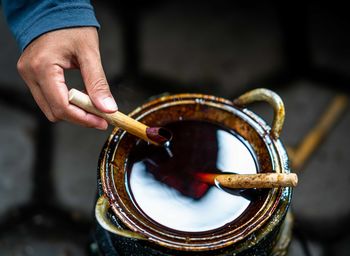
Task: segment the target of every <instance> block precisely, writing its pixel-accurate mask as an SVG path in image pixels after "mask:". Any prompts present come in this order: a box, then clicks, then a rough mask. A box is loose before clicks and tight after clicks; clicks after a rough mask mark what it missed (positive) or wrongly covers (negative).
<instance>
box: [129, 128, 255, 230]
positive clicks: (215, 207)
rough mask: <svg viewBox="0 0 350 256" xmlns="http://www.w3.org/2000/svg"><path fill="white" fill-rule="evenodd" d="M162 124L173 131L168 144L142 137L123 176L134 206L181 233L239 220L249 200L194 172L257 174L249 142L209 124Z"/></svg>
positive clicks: (157, 221)
mask: <svg viewBox="0 0 350 256" xmlns="http://www.w3.org/2000/svg"><path fill="white" fill-rule="evenodd" d="M165 127H166V128H168V129H169V130H170V131H171V132H172V133H173V139H172V141H171V143H170V146H169V148H167V149H166V148H164V147H156V146H152V145H147V144H146V143H144V142H143V141H140V142H139V144H138V145H137V146H136V147H135V148H134V149H133V151H132V152H131V153H130V157H129V166H128V169H129V170H128V173H127V179H126V180H127V189H128V193H129V194H130V196H131V198H132V200H133V202H134V204H135V206H136V207H138V208H139V209H140V210H141V211H142V212H143V213H144V215H146V216H147V217H148V218H150V219H152V220H153V221H154V222H156V223H158V224H160V225H163V226H166V227H168V228H171V229H175V230H178V231H183V232H203V231H208V230H212V229H216V228H219V227H222V226H224V225H225V224H227V223H229V222H232V221H233V220H235V219H236V218H238V217H239V216H240V215H241V214H242V213H243V212H244V211H245V210H246V209H247V207H248V206H249V204H250V200H248V198H247V197H242V196H240V195H239V194H238V195H234V194H232V193H231V194H230V193H227V192H225V191H223V190H221V189H219V188H218V187H216V186H212V185H210V184H207V183H203V182H202V181H201V180H199V179H198V178H196V174H198V173H204V172H210V173H213V172H225V173H227V172H228V173H241V174H243V173H245V174H248V173H256V172H257V167H256V161H255V157H253V155H252V154H253V152H252V150H251V149H250V148H249V146H247V143H245V142H244V141H243V139H242V138H240V137H239V136H238V135H236V134H235V133H234V132H232V131H228V130H226V129H223V128H222V127H221V126H218V125H216V124H212V123H208V122H200V121H179V122H174V123H171V124H168V125H167V126H165Z"/></svg>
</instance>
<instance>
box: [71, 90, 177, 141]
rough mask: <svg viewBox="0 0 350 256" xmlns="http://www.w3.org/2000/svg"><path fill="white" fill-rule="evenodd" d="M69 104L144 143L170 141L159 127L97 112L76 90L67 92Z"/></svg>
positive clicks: (113, 114)
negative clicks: (100, 118)
mask: <svg viewBox="0 0 350 256" xmlns="http://www.w3.org/2000/svg"><path fill="white" fill-rule="evenodd" d="M69 102H70V103H72V104H74V105H76V106H78V107H80V108H82V109H84V110H85V111H87V112H89V113H92V114H95V115H97V116H99V117H102V118H103V119H105V120H106V121H107V122H108V123H109V124H111V125H113V126H117V127H119V128H121V129H123V130H125V131H127V132H129V133H131V134H133V135H135V136H137V137H139V138H141V139H143V140H145V141H148V142H150V143H152V144H155V145H163V144H164V143H165V142H166V141H168V140H170V139H171V133H170V132H169V131H167V130H166V129H164V128H161V127H148V126H147V125H145V124H143V123H141V122H139V121H137V120H135V119H133V118H131V117H129V116H127V115H125V114H123V113H121V112H119V111H116V112H114V113H111V114H107V113H103V112H101V111H99V110H98V109H97V108H96V107H95V106H94V105H93V103H92V101H91V100H90V97H89V96H88V95H87V94H85V93H82V92H80V91H78V90H76V89H71V90H70V91H69Z"/></svg>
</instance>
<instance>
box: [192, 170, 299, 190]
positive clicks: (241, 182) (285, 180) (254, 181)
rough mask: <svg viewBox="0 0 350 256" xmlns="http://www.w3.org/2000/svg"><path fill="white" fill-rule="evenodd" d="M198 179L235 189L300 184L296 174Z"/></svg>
mask: <svg viewBox="0 0 350 256" xmlns="http://www.w3.org/2000/svg"><path fill="white" fill-rule="evenodd" d="M198 178H199V179H200V180H201V181H203V182H206V183H209V184H215V183H216V182H218V183H219V185H220V186H223V187H226V188H233V189H244V188H278V187H295V186H296V185H297V184H298V176H297V175H296V174H295V173H257V174H211V173H201V174H199V175H198Z"/></svg>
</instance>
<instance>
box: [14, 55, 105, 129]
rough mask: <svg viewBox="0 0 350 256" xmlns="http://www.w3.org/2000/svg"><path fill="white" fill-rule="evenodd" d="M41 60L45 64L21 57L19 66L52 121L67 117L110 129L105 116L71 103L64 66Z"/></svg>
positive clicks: (41, 106)
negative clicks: (103, 117) (90, 112)
mask: <svg viewBox="0 0 350 256" xmlns="http://www.w3.org/2000/svg"><path fill="white" fill-rule="evenodd" d="M40 63H42V64H43V65H33V64H32V62H30V63H23V61H19V64H18V70H19V73H20V74H21V76H22V78H23V80H24V81H25V82H26V84H27V86H28V88H29V89H30V91H31V93H32V95H33V98H34V99H35V101H36V103H37V104H38V106H39V107H40V109H41V110H42V112H43V113H44V114H45V116H46V117H47V118H48V119H49V120H50V121H51V122H56V121H60V120H66V121H69V122H72V123H75V124H78V125H82V126H85V127H93V128H97V129H101V130H105V129H107V127H108V124H107V122H106V121H105V120H103V119H102V118H100V117H97V116H95V115H92V114H89V113H87V112H85V111H84V110H82V109H80V108H78V107H76V106H74V105H70V104H69V102H68V89H67V86H66V84H65V80H64V71H63V69H62V68H61V67H59V66H57V65H52V64H48V65H45V64H44V63H45V61H44V60H42V62H40ZM37 78H40V81H38V79H37Z"/></svg>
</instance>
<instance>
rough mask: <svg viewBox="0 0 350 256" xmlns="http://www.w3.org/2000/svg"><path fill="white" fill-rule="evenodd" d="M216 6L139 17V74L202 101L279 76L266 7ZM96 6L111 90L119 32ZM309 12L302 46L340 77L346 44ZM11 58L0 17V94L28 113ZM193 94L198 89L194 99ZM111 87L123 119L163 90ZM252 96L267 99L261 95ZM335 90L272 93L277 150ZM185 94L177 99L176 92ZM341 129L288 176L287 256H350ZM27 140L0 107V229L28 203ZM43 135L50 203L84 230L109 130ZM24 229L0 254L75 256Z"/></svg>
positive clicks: (19, 115) (60, 128) (297, 84)
mask: <svg viewBox="0 0 350 256" xmlns="http://www.w3.org/2000/svg"><path fill="white" fill-rule="evenodd" d="M226 5H227V3H226V2H225V1H222V2H220V4H218V5H213V4H207V3H204V4H201V5H200V6H199V2H197V1H194V2H192V3H182V4H179V3H175V1H165V2H164V3H161V4H160V3H158V4H152V5H151V7H149V8H145V10H144V13H143V15H142V18H141V23H140V24H141V28H140V40H141V41H140V44H139V46H140V52H141V56H140V60H139V61H140V66H141V68H142V70H143V71H144V72H145V73H147V74H153V75H160V76H162V77H166V78H169V81H177V82H178V83H179V85H180V84H181V85H182V86H183V85H186V84H188V85H191V86H192V87H191V89H193V86H195V88H196V90H199V91H202V92H203V93H211V94H215V95H218V96H223V97H226V98H233V97H235V96H238V95H239V93H241V92H244V91H245V90H247V88H250V87H249V86H252V85H251V82H252V81H259V79H260V78H261V77H264V76H265V75H266V74H270V73H273V72H274V71H276V70H278V69H279V68H280V67H281V66H283V61H284V59H283V58H284V56H283V54H282V51H283V49H282V46H281V31H280V28H279V26H278V22H277V17H276V12H275V11H274V8H273V7H272V4H267V5H263V4H261V5H260V6H259V7H255V8H248V7H247V6H238V5H237V6H235V7H230V8H228V5H227V6H226ZM95 6H96V13H97V16H98V18H99V20H100V22H101V25H102V29H101V31H100V40H101V52H102V53H101V54H102V59H103V63H104V67H105V71H106V74H107V77H108V79H109V80H110V81H118V80H117V79H116V77H117V76H119V75H120V74H122V71H123V61H122V60H123V56H124V55H125V54H126V53H125V52H124V51H123V49H122V40H121V30H122V29H121V27H120V26H121V24H120V21H119V19H117V17H116V15H115V12H114V11H113V9H112V8H110V6H108V5H107V4H106V3H98V4H97V3H96V5H95ZM312 10H314V12H312V15H311V18H310V20H311V28H312V30H311V33H310V36H312V39H313V40H312V55H313V56H314V59H315V61H316V63H317V64H318V65H320V66H322V67H326V68H333V69H336V70H337V71H338V72H339V73H340V74H347V73H349V71H350V58H349V57H350V53H349V51H346V49H348V47H347V46H348V45H349V42H347V41H346V40H347V39H346V38H344V37H343V34H342V33H341V29H336V28H337V26H339V24H343V23H342V21H343V20H342V17H339V16H337V19H335V21H334V19H333V18H334V16H332V15H331V14H332V12H331V11H329V12H328V11H327V10H325V9H322V8H320V7H318V6H313V5H312ZM333 15H335V14H334V13H333ZM331 39H333V40H331ZM346 47H347V48H346ZM18 56H19V52H18V51H17V48H16V45H15V42H14V40H13V38H12V37H11V35H10V33H9V31H8V29H7V27H6V24H5V21H4V17H3V16H2V14H0V88H1V89H6V88H10V89H15V90H17V91H19V92H23V94H24V95H25V96H24V97H25V98H26V100H28V101H29V102H31V103H32V104H33V105H35V103H34V101H33V100H32V99H31V96H30V95H29V94H28V92H27V89H26V87H25V86H24V84H23V82H22V81H21V79H20V78H19V76H18V74H17V72H16V69H15V67H16V60H17V59H18ZM67 81H68V84H70V85H72V86H73V85H74V86H76V87H78V88H81V87H82V82H81V79H80V77H79V74H78V73H77V72H76V71H70V72H68V74H67ZM201 84H204V85H205V86H204V87H203V90H201V87H200V85H201ZM113 85H114V86H115V87H113V93H114V94H115V96H116V98H117V100H118V105H119V108H120V110H121V111H122V112H125V113H127V112H129V111H131V110H132V109H134V108H136V107H137V106H139V105H140V104H142V103H143V102H146V101H147V99H148V98H149V97H151V96H153V95H154V94H155V93H161V92H167V91H170V92H171V90H173V88H167V87H166V86H164V87H163V88H158V91H157V90H151V89H150V88H147V87H140V86H139V84H138V83H137V82H136V83H128V82H122V83H118V84H113ZM247 85H248V86H247ZM254 85H255V84H254ZM254 85H253V86H254ZM327 85H329V84H327ZM257 86H259V87H267V88H270V85H269V84H257ZM335 86H336V84H334V86H332V84H330V86H328V87H327V86H324V84H322V82H315V81H311V80H309V79H294V80H293V81H292V82H288V83H287V82H286V83H285V84H280V85H278V86H276V85H274V87H273V89H274V90H275V91H276V92H277V93H278V94H280V96H281V97H282V99H283V100H284V102H285V106H286V112H287V113H286V122H285V126H284V130H283V133H282V138H281V139H282V141H283V142H284V144H285V145H288V146H295V145H297V144H298V143H299V142H300V141H301V140H302V138H303V137H304V136H305V135H306V133H307V132H308V131H309V130H310V129H311V128H313V127H314V126H315V124H316V122H317V120H318V119H319V117H320V116H321V115H322V113H323V112H324V111H325V110H326V109H327V106H328V104H329V102H330V101H331V99H332V98H333V97H334V96H335V95H336V94H337V93H339V92H340V91H339V90H338V89H336V87H335ZM187 89H188V88H186V87H180V88H178V90H179V91H183V92H187ZM252 109H254V111H256V112H257V113H258V114H261V115H262V116H264V117H266V119H267V120H270V121H271V117H272V111H271V109H270V108H269V107H267V106H265V105H262V104H256V105H255V106H252ZM37 113H40V112H38V111H37ZM349 125H350V112H349V109H346V110H345V113H344V115H343V116H342V118H341V119H340V120H339V121H338V122H337V123H336V125H335V127H334V129H333V130H332V131H331V133H330V134H329V136H327V138H326V140H325V141H324V142H323V143H322V144H321V145H320V147H319V148H318V149H317V150H316V151H315V153H314V154H313V155H312V157H311V158H310V159H309V161H308V162H307V163H306V165H305V167H304V168H302V170H297V171H299V172H300V174H299V185H298V187H297V188H296V189H295V192H294V196H293V203H292V207H291V209H292V211H293V213H294V216H295V219H296V231H297V233H296V234H295V237H294V239H293V241H292V244H291V248H290V251H289V253H288V255H289V256H297V255H298V256H299V255H313V256H319V255H320V256H321V255H338V256H339V255H340V256H342V255H344V256H345V255H349V253H348V252H349V250H350V248H349V245H350V243H349V240H350V236H349V235H348V234H347V232H346V229H345V225H346V224H348V222H349V214H350V203H349V200H348V194H349V192H350V186H349V185H350V172H348V168H349V167H348V166H349V163H350V162H349V158H348V155H349V154H350V149H349V146H348V145H349V144H350V136H348V134H347V132H348V131H349V127H350V126H349ZM36 129H37V123H36V119H35V118H34V117H33V115H31V114H28V113H26V112H24V111H20V110H18V109H16V108H14V107H13V106H11V105H8V104H2V103H1V101H0V174H1V179H0V222H1V220H2V219H5V217H6V216H8V215H9V214H13V209H16V206H18V205H23V204H25V203H26V202H28V200H30V199H31V192H32V191H33V189H34V183H33V179H32V168H33V164H34V159H35V148H34V143H35V141H36V140H37V136H36V134H35V133H36ZM52 129H53V138H54V141H53V163H52V168H51V170H48V171H51V172H52V178H53V179H52V180H53V181H54V188H55V189H54V191H53V193H54V195H53V196H52V199H53V200H52V203H53V204H54V205H58V206H62V208H63V209H64V210H65V211H66V212H68V213H69V215H71V216H73V217H74V218H78V219H84V220H85V219H87V220H91V218H92V210H93V206H94V199H95V193H96V166H97V161H98V157H99V153H100V150H101V148H102V145H103V143H104V142H105V140H106V139H107V138H108V135H109V133H110V132H111V128H110V129H109V130H108V131H104V132H101V131H97V130H92V129H86V128H81V127H77V126H74V125H71V124H68V123H57V124H54V125H52ZM48 196H50V195H48ZM9 211H10V212H9ZM43 221H44V220H43V218H42V216H41V215H40V214H37V215H35V216H34V217H33V220H32V222H33V223H34V224H33V225H34V226H35V225H38V226H40V225H41V224H42V222H43ZM52 223H54V222H52ZM52 223H48V224H47V225H46V224H45V225H46V226H49V227H50V228H51V229H49V230H55V229H56V227H55V226H53V224H52ZM45 225H44V226H45ZM50 225H51V226H50ZM46 226H45V227H46ZM57 229H59V227H57ZM32 230H36V229H35V228H34V229H29V228H28V227H27V226H26V225H24V224H23V225H22V224H20V225H18V226H17V227H15V228H13V229H12V228H11V227H7V230H0V234H1V236H0V255H16V256H17V255H18V256H19V255H38V256H41V255H85V253H86V248H85V247H84V241H85V240H84V238H81V237H78V238H73V237H70V236H69V235H67V236H59V235H54V234H52V233H50V234H41V235H34V234H32V233H31V232H32ZM39 233H40V232H39ZM53 233H54V232H53ZM68 233H69V232H68ZM308 253H309V254H308Z"/></svg>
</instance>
